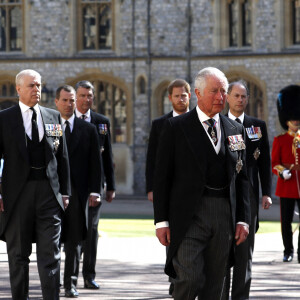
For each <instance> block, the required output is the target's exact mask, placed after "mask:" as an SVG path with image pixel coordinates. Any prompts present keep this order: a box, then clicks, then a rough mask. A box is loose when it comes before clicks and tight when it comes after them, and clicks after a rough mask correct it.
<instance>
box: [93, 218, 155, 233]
mask: <svg viewBox="0 0 300 300" xmlns="http://www.w3.org/2000/svg"><path fill="white" fill-rule="evenodd" d="M98 231H99V232H100V235H101V236H107V237H155V226H154V222H153V220H152V219H101V218H100V221H99V225H98Z"/></svg>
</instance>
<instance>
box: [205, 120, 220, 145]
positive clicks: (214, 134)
mask: <svg viewBox="0 0 300 300" xmlns="http://www.w3.org/2000/svg"><path fill="white" fill-rule="evenodd" d="M204 123H205V124H206V125H208V129H207V132H208V134H209V135H210V137H211V139H212V141H213V142H214V144H215V146H217V144H218V136H217V131H216V127H215V125H216V121H215V120H214V119H208V120H207V121H204Z"/></svg>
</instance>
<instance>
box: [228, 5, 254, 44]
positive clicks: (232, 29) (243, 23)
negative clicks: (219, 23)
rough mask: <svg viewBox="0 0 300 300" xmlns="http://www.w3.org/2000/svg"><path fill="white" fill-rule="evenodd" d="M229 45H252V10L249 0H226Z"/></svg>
mask: <svg viewBox="0 0 300 300" xmlns="http://www.w3.org/2000/svg"><path fill="white" fill-rule="evenodd" d="M227 3H228V4H227V5H228V6H227V9H228V29H229V30H228V31H229V47H249V46H251V45H252V30H251V26H252V20H251V19H252V10H251V1H249V0H228V2H227Z"/></svg>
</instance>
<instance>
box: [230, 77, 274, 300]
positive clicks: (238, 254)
mask: <svg viewBox="0 0 300 300" xmlns="http://www.w3.org/2000/svg"><path fill="white" fill-rule="evenodd" d="M248 99H249V92H248V89H247V86H246V84H245V83H244V82H243V81H237V82H232V83H230V84H229V87H228V95H227V102H228V104H229V112H228V117H229V118H230V119H232V120H235V121H237V122H239V123H241V124H243V125H244V127H245V129H246V164H247V175H248V179H249V186H250V204H251V225H250V227H249V236H248V238H247V241H246V242H245V243H243V244H241V245H239V246H237V247H236V249H235V252H234V254H235V255H234V266H233V277H232V289H231V299H232V300H245V299H249V293H250V285H251V279H252V272H251V271H252V256H253V250H254V238H255V232H256V231H257V230H258V210H259V179H260V183H261V190H262V195H263V196H262V208H263V209H268V208H269V207H270V206H271V204H272V200H271V197H270V196H271V186H272V175H271V174H272V173H271V158H270V148H269V140H268V133H267V126H266V123H265V122H264V121H262V120H259V119H257V118H253V117H250V116H248V115H246V114H245V113H244V111H245V109H246V106H247V104H248ZM226 285H227V287H226V289H227V297H229V289H230V272H229V273H228V276H227V280H226Z"/></svg>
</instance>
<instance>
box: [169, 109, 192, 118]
mask: <svg viewBox="0 0 300 300" xmlns="http://www.w3.org/2000/svg"><path fill="white" fill-rule="evenodd" d="M188 111H189V109H188V110H187V111H186V112H185V113H187V112H188ZM172 116H173V117H177V116H180V114H179V113H177V112H176V111H175V110H173V115H172Z"/></svg>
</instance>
